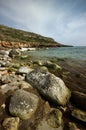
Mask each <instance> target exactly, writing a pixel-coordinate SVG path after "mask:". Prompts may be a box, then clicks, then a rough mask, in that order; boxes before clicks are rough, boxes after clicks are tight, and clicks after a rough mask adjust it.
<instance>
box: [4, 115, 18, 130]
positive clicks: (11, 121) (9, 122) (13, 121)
mask: <svg viewBox="0 0 86 130" xmlns="http://www.w3.org/2000/svg"><path fill="white" fill-rule="evenodd" d="M18 125H19V118H18V117H11V118H6V119H5V120H4V121H3V127H4V129H5V130H18Z"/></svg>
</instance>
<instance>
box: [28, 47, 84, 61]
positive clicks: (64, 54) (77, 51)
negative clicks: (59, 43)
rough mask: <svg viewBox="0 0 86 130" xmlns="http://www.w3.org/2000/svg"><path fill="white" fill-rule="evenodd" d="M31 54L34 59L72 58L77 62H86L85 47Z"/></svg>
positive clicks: (63, 48) (43, 50) (55, 49)
mask: <svg viewBox="0 0 86 130" xmlns="http://www.w3.org/2000/svg"><path fill="white" fill-rule="evenodd" d="M29 54H31V55H33V56H34V57H35V56H36V57H57V58H72V59H77V60H86V46H85V47H59V48H49V49H47V50H45V49H41V50H36V51H30V52H29Z"/></svg>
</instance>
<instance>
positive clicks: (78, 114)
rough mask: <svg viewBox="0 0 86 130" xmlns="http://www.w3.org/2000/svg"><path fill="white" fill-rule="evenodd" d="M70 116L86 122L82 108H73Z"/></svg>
mask: <svg viewBox="0 0 86 130" xmlns="http://www.w3.org/2000/svg"><path fill="white" fill-rule="evenodd" d="M72 116H73V117H75V118H76V119H79V120H81V121H83V122H86V112H84V111H82V110H79V109H74V110H73V111H72Z"/></svg>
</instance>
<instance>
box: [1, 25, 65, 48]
mask: <svg viewBox="0 0 86 130" xmlns="http://www.w3.org/2000/svg"><path fill="white" fill-rule="evenodd" d="M0 46H5V47H61V46H63V47H64V46H66V45H62V44H60V43H58V42H56V41H55V40H54V39H52V38H49V37H44V36H41V35H39V34H36V33H33V32H27V31H23V30H18V29H14V28H11V27H7V26H4V25H0Z"/></svg>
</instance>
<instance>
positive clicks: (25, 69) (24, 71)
mask: <svg viewBox="0 0 86 130" xmlns="http://www.w3.org/2000/svg"><path fill="white" fill-rule="evenodd" d="M31 71H32V69H31V68H29V67H28V66H22V67H20V68H19V70H18V73H20V74H27V73H29V72H31Z"/></svg>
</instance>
